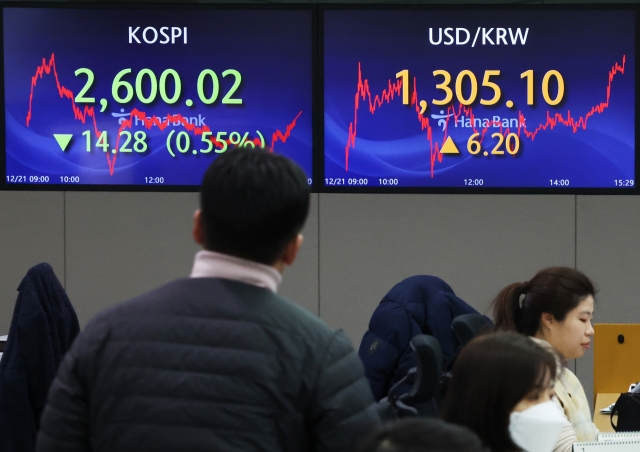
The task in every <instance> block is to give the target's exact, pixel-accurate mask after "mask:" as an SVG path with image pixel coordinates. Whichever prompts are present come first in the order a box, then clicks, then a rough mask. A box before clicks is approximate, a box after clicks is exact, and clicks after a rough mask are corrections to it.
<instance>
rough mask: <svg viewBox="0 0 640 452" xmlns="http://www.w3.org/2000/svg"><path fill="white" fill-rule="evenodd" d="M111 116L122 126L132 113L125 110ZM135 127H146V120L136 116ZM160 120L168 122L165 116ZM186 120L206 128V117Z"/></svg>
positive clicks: (178, 123)
mask: <svg viewBox="0 0 640 452" xmlns="http://www.w3.org/2000/svg"><path fill="white" fill-rule="evenodd" d="M111 116H113V117H114V118H118V124H122V123H123V122H124V121H126V120H127V119H128V118H129V117H130V116H131V112H128V113H127V112H125V111H124V108H121V109H120V113H111ZM132 119H133V125H134V126H143V125H144V120H143V119H140V118H138V117H137V116H134V117H133V118H132ZM158 119H160V121H161V122H163V123H164V122H167V117H166V116H164V117H162V118H160V117H158ZM183 119H184V120H186V122H188V123H189V124H193V125H195V126H197V127H204V126H205V125H206V124H205V122H204V121H205V119H207V118H206V116H202V115H201V114H200V113H198V116H189V117H184V118H183ZM147 120H149V121H150V120H151V117H149V116H147ZM169 125H170V126H179V125H182V122H181V121H169Z"/></svg>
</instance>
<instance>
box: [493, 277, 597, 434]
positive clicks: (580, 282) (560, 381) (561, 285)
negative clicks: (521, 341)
mask: <svg viewBox="0 0 640 452" xmlns="http://www.w3.org/2000/svg"><path fill="white" fill-rule="evenodd" d="M594 295H595V290H594V288H593V284H592V283H591V281H590V280H589V278H587V277H586V276H585V275H584V274H583V273H581V272H579V271H577V270H574V269H572V268H568V267H553V268H546V269H544V270H541V271H539V272H538V273H537V274H536V275H535V276H534V277H533V278H532V279H531V280H529V281H526V282H522V283H514V284H510V285H509V286H507V287H505V288H504V289H502V291H501V292H500V293H499V294H498V296H497V297H496V299H495V300H494V301H493V316H494V323H495V325H496V329H498V330H507V331H517V332H519V333H521V334H524V335H527V336H530V337H532V338H533V340H534V341H536V342H537V343H539V344H541V345H543V346H547V347H553V348H554V349H555V350H557V351H558V352H560V354H561V355H562V357H563V358H564V360H569V359H576V358H580V357H582V356H583V355H584V354H585V352H586V351H587V350H588V349H589V347H590V345H591V336H593V327H592V326H591V319H592V317H593V308H594ZM561 369H562V370H561V372H560V373H559V375H558V378H557V380H556V383H555V387H554V389H555V393H556V396H557V397H558V400H559V402H560V404H561V405H562V407H563V409H564V413H565V415H566V416H567V418H568V419H569V421H570V422H571V424H572V426H573V428H574V430H575V433H576V436H577V438H578V441H595V439H596V436H597V433H598V430H597V428H596V427H595V425H593V423H592V421H591V411H590V409H589V403H588V401H587V397H586V395H585V393H584V389H583V388H582V385H581V384H580V381H579V380H578V378H577V377H576V376H575V374H574V373H573V372H571V371H570V370H569V369H567V368H566V367H565V366H562V368H561Z"/></svg>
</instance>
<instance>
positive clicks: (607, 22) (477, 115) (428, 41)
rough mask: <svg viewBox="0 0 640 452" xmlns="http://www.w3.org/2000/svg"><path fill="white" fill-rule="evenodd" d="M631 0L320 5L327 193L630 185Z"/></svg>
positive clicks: (633, 136) (632, 182)
mask: <svg viewBox="0 0 640 452" xmlns="http://www.w3.org/2000/svg"><path fill="white" fill-rule="evenodd" d="M636 21H637V18H636V10H635V8H629V9H619V10H615V9H611V8H600V9H593V8H592V9H584V8H583V9H561V8H555V9H549V8H545V9H533V8H517V9H500V8H497V9H496V7H495V6H494V7H492V8H475V9H469V8H463V7H460V8H456V9H449V10H445V9H437V8H436V9H434V8H430V9H424V8H423V9H416V8H410V7H409V8H403V9H397V8H396V9H388V8H387V9H375V10H371V9H369V10H362V9H353V8H351V9H340V8H338V7H336V8H334V9H331V8H327V9H325V10H324V12H323V15H322V22H323V25H322V30H323V39H322V44H323V65H324V68H323V77H324V116H323V121H324V137H323V140H324V159H323V165H324V170H323V172H324V174H322V185H323V187H324V188H325V189H327V190H328V191H332V190H333V191H377V190H381V191H384V189H385V188H386V189H389V188H391V189H392V190H393V189H398V190H400V189H402V188H409V189H417V191H420V190H421V189H422V190H426V191H428V190H429V189H431V190H435V191H438V189H440V191H442V190H445V191H446V189H455V190H458V191H463V192H466V191H469V192H471V191H474V190H478V191H481V190H486V189H489V190H491V189H496V190H498V191H500V190H507V191H518V190H522V191H525V192H526V191H527V190H529V191H543V192H544V191H561V192H562V191H566V192H571V191H578V192H579V191H580V190H594V189H595V191H598V190H600V191H603V192H604V191H607V190H609V191H617V192H629V193H630V192H633V191H635V176H636V174H635V169H636V161H635V148H636V133H635V122H636V114H635V104H636V92H635V81H636Z"/></svg>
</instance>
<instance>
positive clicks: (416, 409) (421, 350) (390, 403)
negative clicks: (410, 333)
mask: <svg viewBox="0 0 640 452" xmlns="http://www.w3.org/2000/svg"><path fill="white" fill-rule="evenodd" d="M410 346H411V350H412V351H413V354H414V358H415V361H416V367H412V368H411V369H410V370H409V372H408V373H407V375H406V376H405V377H404V378H402V379H401V380H400V381H398V383H396V384H395V385H394V386H393V387H392V388H391V389H390V390H389V393H388V395H387V397H385V398H384V399H382V400H381V401H380V409H381V414H382V416H383V417H384V418H386V419H387V420H388V419H396V418H402V417H411V416H434V417H435V416H438V409H437V405H436V401H435V398H434V396H436V394H437V391H438V389H439V382H440V377H441V375H442V364H443V363H442V361H443V358H442V348H441V347H440V343H439V342H438V340H437V339H436V338H435V337H433V336H428V335H426V334H420V335H417V336H414V337H413V339H411V343H410ZM406 384H411V385H412V386H411V390H410V391H409V392H408V393H404V394H397V392H398V391H399V390H400V388H402V387H403V386H404V385H406Z"/></svg>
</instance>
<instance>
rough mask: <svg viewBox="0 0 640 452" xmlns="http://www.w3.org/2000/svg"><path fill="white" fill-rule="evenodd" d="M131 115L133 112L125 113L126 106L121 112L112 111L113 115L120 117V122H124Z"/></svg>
mask: <svg viewBox="0 0 640 452" xmlns="http://www.w3.org/2000/svg"><path fill="white" fill-rule="evenodd" d="M129 115H131V112H129V113H125V112H124V108H121V109H120V113H111V116H113V117H114V118H118V124H122V123H123V122H124V121H125V120H126V119H127V117H128V116H129Z"/></svg>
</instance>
